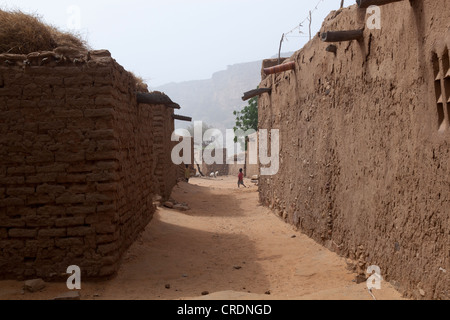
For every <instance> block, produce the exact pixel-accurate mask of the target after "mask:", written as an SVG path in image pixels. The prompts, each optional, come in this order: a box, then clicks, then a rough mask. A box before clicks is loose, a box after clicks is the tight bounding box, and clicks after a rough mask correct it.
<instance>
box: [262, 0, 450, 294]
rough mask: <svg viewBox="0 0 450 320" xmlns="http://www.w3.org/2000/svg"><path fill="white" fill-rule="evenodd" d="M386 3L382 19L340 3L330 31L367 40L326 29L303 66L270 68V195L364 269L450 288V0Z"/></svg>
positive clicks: (265, 193)
mask: <svg viewBox="0 0 450 320" xmlns="http://www.w3.org/2000/svg"><path fill="white" fill-rule="evenodd" d="M380 9H381V11H380V12H381V19H382V20H381V29H369V28H368V27H367V26H366V21H367V19H368V18H369V15H368V14H366V10H365V9H359V8H358V7H357V6H352V7H350V8H346V9H343V10H339V11H336V12H332V13H331V14H330V15H329V16H328V18H327V19H326V20H325V22H324V24H323V26H322V30H321V34H323V33H325V32H329V31H347V30H359V29H364V32H363V37H362V38H361V40H359V41H356V40H353V41H342V42H336V43H331V45H333V46H334V47H328V46H329V45H330V43H325V42H323V41H321V39H320V37H319V36H316V37H315V38H314V39H313V40H312V41H311V42H309V43H308V44H307V45H306V46H305V47H304V48H303V49H302V50H300V51H298V52H296V53H295V54H294V55H293V56H292V57H291V58H290V59H288V62H295V69H294V70H292V71H287V72H282V73H278V74H275V75H270V76H267V77H266V76H265V75H264V76H263V80H262V82H261V84H260V88H271V89H272V93H271V94H270V95H269V94H264V95H262V96H261V98H260V99H259V108H260V129H268V130H270V129H279V130H280V139H281V141H280V142H281V146H280V153H281V154H280V157H281V159H280V172H279V174H278V175H275V176H272V177H262V178H261V181H260V198H261V201H262V203H263V204H265V205H266V206H269V207H271V208H272V209H273V210H275V211H276V212H277V213H278V214H279V215H280V217H282V218H283V219H285V220H286V221H287V222H289V223H291V224H293V225H295V226H297V227H298V228H299V229H300V230H302V231H303V232H304V233H305V234H307V235H309V236H311V237H312V238H313V239H315V240H316V241H318V242H319V243H321V244H323V245H326V246H327V247H329V248H330V249H332V250H335V251H336V252H338V253H339V254H341V255H342V256H345V257H350V258H352V259H354V260H356V261H357V262H358V271H359V272H362V273H365V271H366V269H367V267H369V266H371V265H377V266H379V267H380V268H381V272H382V276H383V278H384V279H385V280H387V281H391V283H393V284H394V285H395V286H396V287H397V288H398V289H399V290H400V291H401V292H404V293H406V295H407V296H408V297H414V298H417V299H422V298H427V299H449V298H450V280H449V279H450V278H449V275H448V274H449V272H450V260H449V257H450V254H449V251H450V118H449V117H450V60H449V50H450V2H449V1H447V0H423V1H400V2H395V3H392V4H387V5H384V6H381V7H380ZM327 48H328V50H327ZM333 49H334V51H335V53H334V52H333ZM265 66H270V65H267V64H266V65H265Z"/></svg>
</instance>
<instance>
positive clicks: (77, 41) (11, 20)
mask: <svg viewBox="0 0 450 320" xmlns="http://www.w3.org/2000/svg"><path fill="white" fill-rule="evenodd" d="M57 47H71V48H75V49H78V50H79V51H87V50H88V49H89V47H88V45H87V43H86V41H84V40H83V39H82V38H81V37H80V36H79V35H76V34H72V33H67V32H62V31H59V30H58V29H57V28H55V27H53V26H51V25H48V24H46V23H44V22H43V21H42V20H41V18H40V17H39V16H37V15H29V14H25V13H23V12H21V11H3V10H0V54H2V53H10V54H29V53H31V52H40V51H53V50H54V49H56V48H57ZM131 74H132V76H133V77H134V79H135V80H136V86H137V88H138V90H139V91H142V92H147V91H148V86H147V84H146V83H145V81H144V80H143V79H142V78H141V77H139V76H136V75H135V74H133V73H131Z"/></svg>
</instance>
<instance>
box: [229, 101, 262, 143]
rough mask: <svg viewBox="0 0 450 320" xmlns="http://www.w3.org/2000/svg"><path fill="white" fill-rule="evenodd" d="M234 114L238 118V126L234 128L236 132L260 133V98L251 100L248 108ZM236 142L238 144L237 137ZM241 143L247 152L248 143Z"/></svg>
mask: <svg viewBox="0 0 450 320" xmlns="http://www.w3.org/2000/svg"><path fill="white" fill-rule="evenodd" d="M233 114H234V115H235V116H236V126H235V127H234V131H237V130H242V131H243V132H247V131H248V130H255V131H258V97H254V98H252V99H250V100H249V103H248V105H247V106H246V107H244V108H243V109H242V110H241V111H234V112H233ZM234 142H238V138H237V137H236V138H235V141H234ZM240 143H241V145H242V148H243V149H244V150H247V147H248V145H247V141H240Z"/></svg>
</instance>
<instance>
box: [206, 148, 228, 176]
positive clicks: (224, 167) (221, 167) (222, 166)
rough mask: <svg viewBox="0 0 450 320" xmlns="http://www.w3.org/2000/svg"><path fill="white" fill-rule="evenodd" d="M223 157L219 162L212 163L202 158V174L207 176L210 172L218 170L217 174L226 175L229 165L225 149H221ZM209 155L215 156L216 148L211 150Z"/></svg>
mask: <svg viewBox="0 0 450 320" xmlns="http://www.w3.org/2000/svg"><path fill="white" fill-rule="evenodd" d="M222 154H223V159H221V162H222V163H221V164H218V163H213V164H206V163H205V162H204V161H205V160H204V159H203V163H202V166H201V167H202V172H203V174H204V175H206V176H209V175H210V174H211V173H216V172H219V176H227V175H228V172H229V169H230V168H229V165H227V149H222ZM211 156H212V157H213V158H215V156H216V150H212V151H211Z"/></svg>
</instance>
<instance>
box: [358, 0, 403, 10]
mask: <svg viewBox="0 0 450 320" xmlns="http://www.w3.org/2000/svg"><path fill="white" fill-rule="evenodd" d="M399 1H403V0H356V3H357V4H358V7H360V8H361V9H367V8H368V7H370V6H383V5H385V4H389V3H394V2H399Z"/></svg>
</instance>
